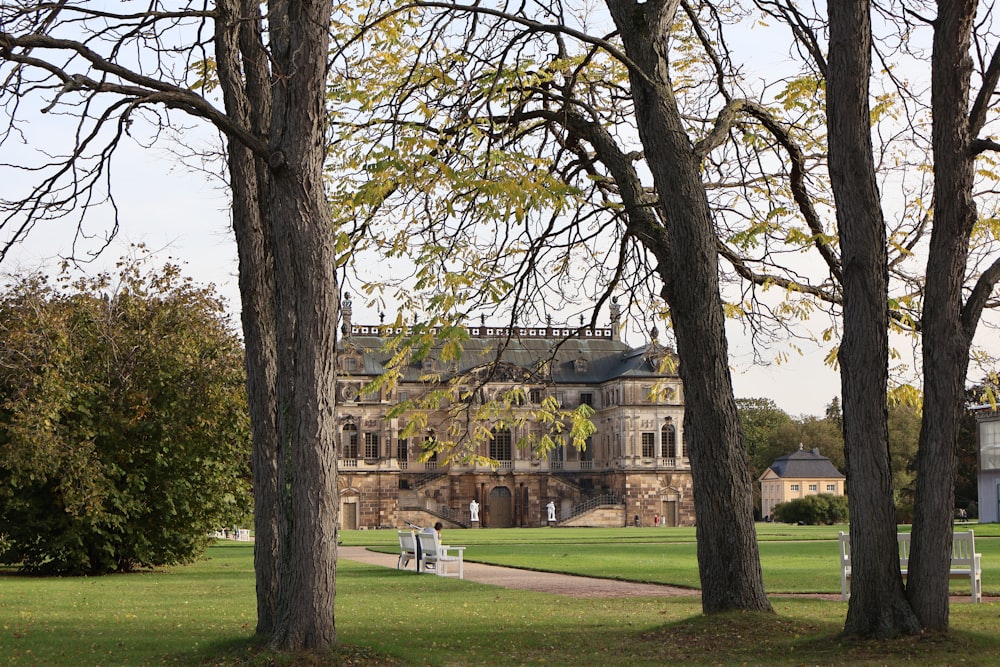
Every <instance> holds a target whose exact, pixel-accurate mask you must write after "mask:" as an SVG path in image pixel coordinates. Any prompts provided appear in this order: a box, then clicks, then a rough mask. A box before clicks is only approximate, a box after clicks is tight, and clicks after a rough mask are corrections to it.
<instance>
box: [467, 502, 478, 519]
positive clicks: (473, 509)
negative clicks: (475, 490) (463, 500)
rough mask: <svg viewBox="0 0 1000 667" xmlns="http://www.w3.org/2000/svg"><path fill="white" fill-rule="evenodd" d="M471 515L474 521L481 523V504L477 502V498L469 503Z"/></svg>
mask: <svg viewBox="0 0 1000 667" xmlns="http://www.w3.org/2000/svg"><path fill="white" fill-rule="evenodd" d="M469 514H470V516H471V518H472V521H479V503H477V502H476V499H475V498H473V499H472V502H471V503H469Z"/></svg>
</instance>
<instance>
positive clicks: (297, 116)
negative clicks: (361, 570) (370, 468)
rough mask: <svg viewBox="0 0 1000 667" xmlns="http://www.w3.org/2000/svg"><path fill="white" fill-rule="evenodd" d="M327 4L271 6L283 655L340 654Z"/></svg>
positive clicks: (284, 0)
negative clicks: (284, 526) (326, 171)
mask: <svg viewBox="0 0 1000 667" xmlns="http://www.w3.org/2000/svg"><path fill="white" fill-rule="evenodd" d="M329 20H330V5H329V3H326V2H321V1H319V0H298V1H291V0H281V1H278V2H271V3H269V12H268V24H269V29H270V35H271V63H272V94H273V109H272V122H271V129H270V132H269V140H270V142H269V146H270V149H271V155H272V158H271V160H270V167H271V182H270V211H269V213H270V221H269V222H270V229H271V241H272V247H273V249H274V260H275V262H274V268H275V291H276V297H277V298H276V303H277V308H276V312H277V316H278V324H277V350H278V385H277V387H278V389H277V404H278V433H279V440H280V442H281V446H282V448H287V453H286V454H283V455H281V456H280V457H279V461H278V463H279V476H280V479H281V483H282V485H283V486H282V489H283V491H284V492H285V493H286V494H287V495H286V497H285V498H284V499H283V503H282V509H283V511H284V517H285V520H286V521H287V522H288V526H289V527H288V540H287V543H286V544H285V545H284V547H283V549H282V553H281V555H282V558H283V563H282V565H283V570H282V578H281V590H280V600H281V612H282V618H281V625H280V627H279V629H278V631H277V632H276V633H275V634H274V636H273V638H272V644H273V645H274V646H276V647H279V648H282V649H289V650H296V649H303V648H319V647H325V646H330V645H332V644H334V643H336V638H337V636H336V631H335V626H334V597H335V593H336V586H335V573H336V558H337V509H338V497H337V469H336V452H335V441H334V437H335V433H336V427H335V424H334V408H335V403H334V386H335V371H336V367H335V361H336V346H335V332H336V326H337V311H338V303H339V294H338V289H337V278H336V252H335V230H334V226H333V222H332V219H331V216H330V212H329V209H328V207H327V203H326V197H325V193H324V183H323V158H324V155H325V132H324V129H325V123H326V113H325V108H324V100H325V91H326V74H327V67H326V62H327V52H328V46H329V36H328V33H327V30H328V25H329Z"/></svg>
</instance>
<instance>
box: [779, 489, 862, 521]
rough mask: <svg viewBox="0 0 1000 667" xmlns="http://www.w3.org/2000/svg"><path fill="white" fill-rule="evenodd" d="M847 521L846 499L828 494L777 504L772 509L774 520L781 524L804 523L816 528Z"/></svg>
mask: <svg viewBox="0 0 1000 667" xmlns="http://www.w3.org/2000/svg"><path fill="white" fill-rule="evenodd" d="M847 519H848V513H847V498H846V497H845V496H834V495H831V494H829V493H821V494H818V495H812V496H806V497H805V498H798V499H796V500H791V501H789V502H787V503H779V504H778V505H776V506H775V508H774V520H775V521H780V522H783V523H804V524H807V525H811V526H816V525H822V524H835V523H845V522H846V521H847Z"/></svg>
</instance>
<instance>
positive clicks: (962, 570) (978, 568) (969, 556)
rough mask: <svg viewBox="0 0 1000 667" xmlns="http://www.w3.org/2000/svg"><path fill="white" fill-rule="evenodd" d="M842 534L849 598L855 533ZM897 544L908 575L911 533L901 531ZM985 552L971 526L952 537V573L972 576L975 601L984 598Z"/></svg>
mask: <svg viewBox="0 0 1000 667" xmlns="http://www.w3.org/2000/svg"><path fill="white" fill-rule="evenodd" d="M839 538H840V599H841V600H847V599H848V598H849V597H850V595H851V592H850V588H849V586H850V580H851V536H850V535H848V534H847V533H845V532H841V533H840V534H839ZM896 544H897V547H898V548H899V571H900V573H901V574H902V575H903V578H904V579H905V578H906V573H907V567H908V565H909V562H910V533H897V535H896ZM981 559H982V556H981V555H980V554H977V553H976V539H975V535H973V533H972V531H971V530H967V531H963V532H958V533H955V535H954V537H952V540H951V567H950V569H949V570H948V577H949V578H951V579H964V578H966V577H968V578H969V583H970V584H971V585H972V601H973V602H982V600H983V571H982V565H981V562H980V561H981Z"/></svg>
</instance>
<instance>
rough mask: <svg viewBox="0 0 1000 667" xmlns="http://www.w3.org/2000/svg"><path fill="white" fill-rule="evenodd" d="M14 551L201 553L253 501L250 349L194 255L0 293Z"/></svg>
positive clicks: (46, 561)
mask: <svg viewBox="0 0 1000 667" xmlns="http://www.w3.org/2000/svg"><path fill="white" fill-rule="evenodd" d="M0 400H2V406H0V440H2V446H0V535H3V536H4V541H3V543H2V545H0V548H2V552H0V559H2V562H4V563H8V564H14V565H18V566H19V567H20V568H21V569H23V570H24V571H27V572H32V573H47V574H52V573H57V574H104V573H108V572H125V571H130V570H133V569H136V568H145V567H154V566H160V565H170V564H176V563H184V562H189V561H191V560H193V559H194V558H196V557H197V556H199V555H200V554H201V553H202V552H203V551H204V549H205V548H206V547H207V546H208V543H209V541H210V538H209V537H208V535H209V532H210V531H212V530H215V529H218V528H220V527H222V526H229V525H234V524H237V523H241V522H242V521H244V520H246V519H247V518H249V516H250V505H251V500H250V481H249V468H250V462H249V456H250V434H249V415H248V413H247V405H246V389H245V372H244V368H243V350H242V346H241V344H240V341H239V338H238V336H237V334H236V332H235V331H234V330H233V327H232V324H231V322H230V321H229V319H228V316H227V315H225V312H224V306H223V304H222V302H221V301H220V299H219V298H218V297H217V296H216V295H215V293H214V291H213V290H212V289H211V288H201V287H197V286H195V285H192V284H191V283H190V282H189V281H187V280H185V279H184V278H183V277H182V276H181V274H180V270H179V269H178V267H176V266H173V265H167V266H164V267H163V268H162V269H160V270H159V271H158V272H155V273H154V272H150V273H148V274H144V273H142V272H141V265H140V264H139V263H137V262H128V263H125V264H122V265H121V273H120V274H119V275H118V276H117V277H112V276H109V275H101V276H98V277H96V278H93V279H87V280H84V279H81V280H78V281H76V282H74V283H73V284H72V285H69V284H64V285H60V286H53V285H52V284H50V283H49V282H48V281H47V280H46V279H45V278H44V277H43V276H40V275H30V276H25V277H21V278H18V279H16V280H15V281H13V283H12V284H10V285H9V286H8V287H7V289H6V290H5V292H4V294H3V295H2V297H0Z"/></svg>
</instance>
